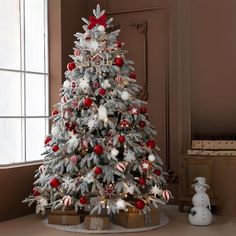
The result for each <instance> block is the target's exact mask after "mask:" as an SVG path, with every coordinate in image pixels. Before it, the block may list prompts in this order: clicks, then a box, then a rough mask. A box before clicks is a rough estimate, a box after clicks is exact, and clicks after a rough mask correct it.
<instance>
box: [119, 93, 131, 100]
mask: <svg viewBox="0 0 236 236" xmlns="http://www.w3.org/2000/svg"><path fill="white" fill-rule="evenodd" d="M129 97H130V94H129V93H128V92H127V91H123V92H122V93H121V99H122V100H124V101H126V100H128V99H129Z"/></svg>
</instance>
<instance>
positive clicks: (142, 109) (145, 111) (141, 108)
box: [139, 107, 147, 114]
mask: <svg viewBox="0 0 236 236" xmlns="http://www.w3.org/2000/svg"><path fill="white" fill-rule="evenodd" d="M139 112H140V113H141V114H145V113H147V108H146V107H140V109H139Z"/></svg>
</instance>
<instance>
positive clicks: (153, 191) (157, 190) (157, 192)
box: [150, 185, 163, 197]
mask: <svg viewBox="0 0 236 236" xmlns="http://www.w3.org/2000/svg"><path fill="white" fill-rule="evenodd" d="M150 193H151V194H153V195H154V196H155V197H156V196H157V195H158V196H162V193H163V190H162V189H160V188H159V187H157V186H156V185H154V186H153V187H152V188H151V190H150Z"/></svg>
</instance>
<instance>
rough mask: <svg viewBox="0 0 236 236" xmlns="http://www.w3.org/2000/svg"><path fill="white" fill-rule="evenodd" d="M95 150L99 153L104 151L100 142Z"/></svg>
mask: <svg viewBox="0 0 236 236" xmlns="http://www.w3.org/2000/svg"><path fill="white" fill-rule="evenodd" d="M93 151H94V152H95V153H96V154H97V155H101V154H102V153H103V147H102V146H101V145H100V144H97V145H96V146H95V147H94V148H93Z"/></svg>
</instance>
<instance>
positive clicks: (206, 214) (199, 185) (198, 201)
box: [188, 177, 212, 225]
mask: <svg viewBox="0 0 236 236" xmlns="http://www.w3.org/2000/svg"><path fill="white" fill-rule="evenodd" d="M192 187H193V188H194V189H195V191H196V193H195V194H194V196H193V198H192V203H193V206H194V207H193V208H192V209H191V210H190V213H189V215H188V218H189V222H190V224H192V225H210V224H211V223H212V214H211V211H210V210H211V205H210V199H209V197H208V195H207V193H206V190H207V189H208V188H209V185H208V184H206V178H205V177H197V178H195V180H194V182H193V185H192Z"/></svg>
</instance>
